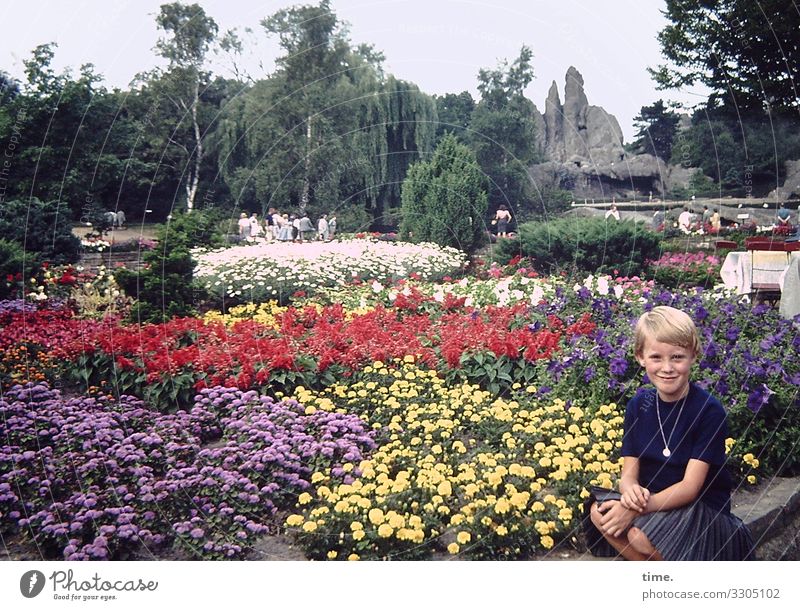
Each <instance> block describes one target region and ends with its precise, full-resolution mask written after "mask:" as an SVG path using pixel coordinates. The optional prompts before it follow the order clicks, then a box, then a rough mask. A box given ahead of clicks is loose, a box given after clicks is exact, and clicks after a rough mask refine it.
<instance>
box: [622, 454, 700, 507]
mask: <svg viewBox="0 0 800 610" xmlns="http://www.w3.org/2000/svg"><path fill="white" fill-rule="evenodd" d="M626 460H627V458H626ZM708 469H709V465H708V463H706V462H703V461H701V460H695V459H691V460H689V463H688V464H687V465H686V472H684V474H683V480H681V481H679V482H678V483H675V484H674V485H670V486H669V487H667V488H666V489H663V490H661V491H659V492H658V493H655V494H652V495H651V496H650V499H649V500H648V501H647V506H646V507H645V509H644V512H645V513H655V512H658V511H662V510H672V509H673V508H680V507H681V506H686V505H687V504H689V503H691V502H694V501H695V500H696V499H697V496H698V495H700V490H701V489H702V488H703V483H704V482H705V480H706V475H708ZM623 471H624V465H623ZM621 487H622V485H621V484H620V488H621Z"/></svg>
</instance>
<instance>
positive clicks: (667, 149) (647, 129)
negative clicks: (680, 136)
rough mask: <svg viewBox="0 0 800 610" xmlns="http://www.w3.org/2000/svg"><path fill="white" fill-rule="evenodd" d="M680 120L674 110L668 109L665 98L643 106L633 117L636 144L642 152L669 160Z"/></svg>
mask: <svg viewBox="0 0 800 610" xmlns="http://www.w3.org/2000/svg"><path fill="white" fill-rule="evenodd" d="M679 120H680V118H679V117H678V114H677V113H676V112H675V111H674V110H668V109H667V105H666V104H665V103H664V100H658V101H657V102H655V103H654V104H653V105H652V106H642V109H641V110H640V111H639V114H638V115H637V116H636V117H634V119H633V124H634V127H636V128H637V131H636V140H635V141H634V143H633V144H634V146H635V147H636V148H637V149H638V150H640V151H642V152H645V153H647V154H650V155H655V156H656V157H659V158H661V159H665V160H668V159H669V158H670V157H671V156H672V142H673V140H674V139H675V133H676V132H677V130H678V121H679Z"/></svg>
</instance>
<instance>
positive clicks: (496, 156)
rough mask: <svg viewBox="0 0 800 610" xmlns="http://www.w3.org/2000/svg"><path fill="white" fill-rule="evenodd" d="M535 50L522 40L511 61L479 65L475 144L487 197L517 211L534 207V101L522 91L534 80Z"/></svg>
mask: <svg viewBox="0 0 800 610" xmlns="http://www.w3.org/2000/svg"><path fill="white" fill-rule="evenodd" d="M532 57H533V54H532V53H531V50H530V49H529V48H528V47H526V46H523V47H522V49H521V50H520V54H519V57H518V58H517V59H515V60H514V62H513V63H512V64H511V65H510V66H509V65H508V63H507V62H503V63H502V64H501V65H500V66H499V67H498V68H497V69H495V70H485V69H481V70H480V72H479V73H478V81H479V82H478V90H479V91H480V93H481V101H480V103H479V104H478V105H477V107H476V108H475V111H474V112H473V114H472V121H471V123H470V133H471V139H472V148H473V150H474V151H475V156H476V157H477V159H478V163H479V164H480V166H481V168H482V169H483V170H484V172H485V173H486V174H487V176H488V177H489V182H490V190H489V202H490V204H491V205H492V206H497V205H500V204H505V205H507V206H508V207H509V208H510V209H512V210H514V211H517V210H518V209H520V208H526V207H530V204H531V196H530V193H529V188H528V187H529V182H530V180H529V178H528V166H529V165H530V163H532V162H533V161H534V160H535V159H536V151H535V138H536V124H535V122H534V106H533V103H532V102H531V101H530V100H528V99H527V98H525V96H524V95H523V91H524V89H525V87H526V86H527V85H528V84H529V83H530V82H531V80H533V68H532V67H531V63H530V62H531V58H532Z"/></svg>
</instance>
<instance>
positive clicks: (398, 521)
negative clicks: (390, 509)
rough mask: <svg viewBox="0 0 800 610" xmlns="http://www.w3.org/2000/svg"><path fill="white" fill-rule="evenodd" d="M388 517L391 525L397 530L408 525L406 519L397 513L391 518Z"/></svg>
mask: <svg viewBox="0 0 800 610" xmlns="http://www.w3.org/2000/svg"><path fill="white" fill-rule="evenodd" d="M387 517H389V525H390V526H392V527H393V528H395V529H397V528H399V527H403V526H404V525H405V524H406V520H405V518H404V517H403V516H402V515H398V514H397V513H394V514H392V515H391V516H389V515H387Z"/></svg>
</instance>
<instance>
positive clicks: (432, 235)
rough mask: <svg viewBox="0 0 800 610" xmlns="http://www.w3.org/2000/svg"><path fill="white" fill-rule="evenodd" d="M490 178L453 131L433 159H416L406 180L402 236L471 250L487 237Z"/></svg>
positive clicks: (437, 149)
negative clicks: (487, 183) (485, 221)
mask: <svg viewBox="0 0 800 610" xmlns="http://www.w3.org/2000/svg"><path fill="white" fill-rule="evenodd" d="M486 209H487V196H486V177H485V176H484V175H483V172H482V171H481V169H480V167H479V166H478V163H477V161H476V159H475V155H474V154H473V153H472V151H471V150H470V149H469V148H468V147H467V146H465V145H464V144H461V143H459V141H458V139H457V138H456V137H455V136H454V135H453V134H447V135H446V136H444V138H442V141H441V142H440V143H439V146H437V147H436V150H435V151H434V153H433V157H432V158H431V160H430V161H429V162H428V161H420V162H419V163H415V164H414V165H412V166H411V168H410V169H409V170H408V175H407V177H406V180H405V182H404V183H403V205H402V208H401V212H402V223H401V225H400V232H401V236H402V237H403V239H409V240H412V241H414V242H423V241H430V242H435V243H437V244H439V245H441V246H451V247H454V248H459V249H461V250H464V251H465V252H472V251H474V250H475V249H476V248H477V247H479V246H480V245H481V243H482V241H483V236H484V232H485V225H484V216H485V214H486Z"/></svg>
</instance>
